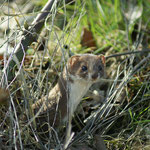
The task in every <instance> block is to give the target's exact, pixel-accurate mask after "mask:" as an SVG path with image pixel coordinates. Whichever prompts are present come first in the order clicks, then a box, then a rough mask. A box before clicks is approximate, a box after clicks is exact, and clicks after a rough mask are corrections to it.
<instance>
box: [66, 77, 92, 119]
mask: <svg viewBox="0 0 150 150" xmlns="http://www.w3.org/2000/svg"><path fill="white" fill-rule="evenodd" d="M91 85H92V83H90V82H87V81H83V80H76V81H75V82H74V83H70V85H69V90H70V92H69V111H70V115H71V116H73V114H74V112H75V110H76V108H77V106H78V104H79V103H80V101H81V99H82V97H83V96H84V95H85V94H86V93H87V91H88V90H89V88H90V86H91Z"/></svg>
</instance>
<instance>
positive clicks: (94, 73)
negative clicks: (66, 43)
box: [67, 54, 105, 83]
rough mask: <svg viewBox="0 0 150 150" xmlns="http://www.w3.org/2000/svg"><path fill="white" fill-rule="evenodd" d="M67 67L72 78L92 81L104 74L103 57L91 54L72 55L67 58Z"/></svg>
mask: <svg viewBox="0 0 150 150" xmlns="http://www.w3.org/2000/svg"><path fill="white" fill-rule="evenodd" d="M67 69H68V74H69V76H70V77H71V78H72V79H75V80H82V81H86V82H90V83H94V82H97V81H98V80H99V79H100V78H102V77H103V76H104V71H105V57H104V56H103V55H93V54H81V55H74V56H72V57H71V58H70V59H69V60H68V64H67Z"/></svg>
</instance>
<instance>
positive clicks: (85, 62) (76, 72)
mask: <svg viewBox="0 0 150 150" xmlns="http://www.w3.org/2000/svg"><path fill="white" fill-rule="evenodd" d="M104 70H105V58H104V56H103V55H99V56H97V55H93V54H81V55H74V56H72V57H71V58H69V60H68V62H67V64H66V67H65V68H64V70H63V72H62V74H61V76H60V78H59V80H58V83H57V84H56V86H55V87H54V88H53V89H52V90H51V91H50V92H49V95H48V96H45V97H44V98H42V99H40V100H38V101H37V102H36V103H35V104H33V106H32V108H33V110H34V112H35V113H37V112H38V111H39V117H37V119H39V124H40V125H42V124H41V123H45V122H48V123H49V124H50V125H51V126H53V125H55V126H60V125H62V123H64V122H66V121H67V119H69V120H70V123H71V119H72V116H73V114H74V112H75V110H76V108H77V106H78V104H79V103H80V101H81V99H82V97H83V96H84V95H85V94H86V92H87V91H88V90H89V88H90V86H91V85H92V84H93V83H95V82H98V81H99V79H100V78H102V77H103V76H104Z"/></svg>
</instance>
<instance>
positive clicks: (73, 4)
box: [0, 0, 150, 150]
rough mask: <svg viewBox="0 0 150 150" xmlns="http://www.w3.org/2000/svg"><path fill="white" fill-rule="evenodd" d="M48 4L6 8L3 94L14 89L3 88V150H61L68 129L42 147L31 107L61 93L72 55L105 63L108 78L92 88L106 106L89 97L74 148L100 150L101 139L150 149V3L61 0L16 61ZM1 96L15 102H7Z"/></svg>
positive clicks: (114, 147) (116, 146) (1, 42)
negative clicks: (101, 58) (57, 91)
mask: <svg viewBox="0 0 150 150" xmlns="http://www.w3.org/2000/svg"><path fill="white" fill-rule="evenodd" d="M46 3H47V0H43V1H41V0H38V1H37V0H30V1H29V0H27V1H25V0H16V1H15V0H9V1H7V0H3V2H2V4H1V6H0V8H1V11H0V20H1V21H0V77H1V78H0V87H1V88H6V89H7V90H6V91H5V90H1V88H0V149H8V148H10V149H52V148H53V149H60V147H61V144H62V141H63V138H64V136H65V130H64V131H62V133H61V134H59V133H58V134H57V131H55V130H52V131H50V134H49V136H48V137H45V141H44V142H42V141H41V140H40V138H39V133H38V132H37V131H35V130H34V125H35V124H36V123H35V122H34V119H33V118H34V116H32V109H31V105H32V104H33V103H34V102H35V101H37V100H38V99H40V98H41V97H43V96H45V95H46V94H47V93H48V91H50V90H51V89H52V88H53V87H54V85H55V84H56V83H57V80H58V77H59V75H60V72H61V71H62V69H63V67H64V64H65V62H66V60H67V59H68V58H69V57H70V56H71V55H73V54H83V53H93V54H96V55H99V54H103V55H105V57H106V77H105V79H103V80H101V81H100V82H99V83H97V84H96V85H94V86H93V87H92V88H91V89H90V90H91V92H93V91H96V92H98V93H99V94H100V97H101V99H98V100H94V99H93V97H90V96H88V95H87V96H86V97H85V98H83V100H82V103H81V104H80V106H79V107H78V110H77V111H76V115H75V117H74V120H73V122H72V124H73V132H74V133H75V135H74V137H73V140H72V141H71V143H70V145H71V147H70V149H71V150H73V148H74V150H77V149H82V148H81V147H80V148H79V147H78V146H79V145H82V146H85V145H86V146H87V147H86V149H87V150H90V149H92V150H98V149H99V147H98V142H97V140H96V138H95V137H97V136H101V137H103V140H104V142H105V145H106V147H107V149H109V150H142V149H143V150H149V149H150V1H149V0H143V1H142V0H131V1H129V0H126V1H124V0H107V1H105V0H63V1H61V2H59V1H55V0H54V3H53V5H52V8H51V10H50V13H49V14H48V15H47V17H46V18H45V19H44V24H43V27H41V29H40V27H39V30H35V31H34V30H32V31H33V32H31V33H30V34H32V36H33V37H32V38H33V42H32V43H31V44H30V45H28V43H29V42H30V40H29V41H28V42H27V43H23V44H25V46H24V45H23V44H22V45H21V47H22V50H21V52H22V57H21V59H20V58H16V57H15V56H14V55H13V54H14V53H15V49H16V47H17V45H18V44H20V41H21V40H22V39H25V38H26V39H29V38H30V36H29V37H28V32H29V31H30V30H29V29H30V28H31V27H32V26H34V24H33V22H34V19H35V18H36V17H37V15H38V14H41V13H42V11H41V10H42V8H43V7H44V6H45V4H46ZM36 23H37V22H36ZM12 60H13V61H14V60H15V63H16V64H15V65H14V66H13V69H12V70H11V71H10V70H9V69H8V67H9V64H11V63H10V62H11V61H12ZM10 74H11V75H12V76H13V78H12V76H10ZM2 94H4V95H6V97H9V98H8V99H9V101H7V102H4V103H3V102H1V99H2ZM25 113H26V114H27V115H28V116H29V118H28V121H27V122H24V121H23V120H22V118H23V116H24V114H25ZM60 135H61V136H60ZM99 138H100V137H99ZM85 143H86V144H85ZM95 143H96V144H95Z"/></svg>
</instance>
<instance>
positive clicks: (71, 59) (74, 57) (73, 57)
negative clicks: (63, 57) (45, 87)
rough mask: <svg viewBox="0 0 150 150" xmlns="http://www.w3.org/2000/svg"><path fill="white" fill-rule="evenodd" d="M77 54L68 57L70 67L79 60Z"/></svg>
mask: <svg viewBox="0 0 150 150" xmlns="http://www.w3.org/2000/svg"><path fill="white" fill-rule="evenodd" d="M79 57H80V56H79V55H74V56H72V57H71V58H70V59H69V66H70V67H71V68H72V67H73V66H74V64H75V63H76V62H77V61H78V60H79Z"/></svg>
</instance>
